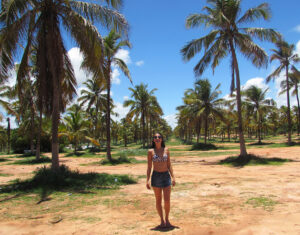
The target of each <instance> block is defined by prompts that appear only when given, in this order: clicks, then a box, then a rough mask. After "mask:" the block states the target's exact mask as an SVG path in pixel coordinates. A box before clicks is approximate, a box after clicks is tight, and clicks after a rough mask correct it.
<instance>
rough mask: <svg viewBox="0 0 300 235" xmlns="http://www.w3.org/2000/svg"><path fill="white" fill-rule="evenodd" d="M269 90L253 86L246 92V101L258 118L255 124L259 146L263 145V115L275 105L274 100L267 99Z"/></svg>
mask: <svg viewBox="0 0 300 235" xmlns="http://www.w3.org/2000/svg"><path fill="white" fill-rule="evenodd" d="M268 90H269V89H268V88H267V89H265V90H262V89H261V88H259V87H257V86H254V85H253V86H251V87H249V88H248V89H247V90H246V91H245V96H246V100H245V101H246V102H247V103H248V105H249V107H250V108H251V109H252V112H253V115H254V116H255V117H256V118H255V122H256V123H257V127H258V128H257V134H258V143H259V144H261V132H262V122H263V115H264V113H266V112H267V111H268V110H269V109H271V108H272V107H273V106H274V104H275V102H274V100H273V99H266V98H265V97H266V93H267V91H268Z"/></svg>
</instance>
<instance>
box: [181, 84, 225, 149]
mask: <svg viewBox="0 0 300 235" xmlns="http://www.w3.org/2000/svg"><path fill="white" fill-rule="evenodd" d="M219 88H220V84H218V85H217V87H216V88H215V89H214V90H213V91H212V89H211V84H210V82H209V80H208V79H199V80H198V81H196V82H195V88H194V89H188V90H187V97H186V98H185V100H184V102H185V103H186V104H188V105H190V106H191V107H192V110H193V116H195V117H200V116H203V119H204V129H205V131H204V143H205V144H206V139H207V131H208V119H209V116H210V115H211V114H212V115H214V116H219V117H220V118H221V119H223V115H222V113H221V112H220V109H218V108H219V105H220V103H221V101H222V99H217V98H218V96H219V94H220V93H221V92H220V91H219V90H218V89H219Z"/></svg>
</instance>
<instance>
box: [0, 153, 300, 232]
mask: <svg viewBox="0 0 300 235" xmlns="http://www.w3.org/2000/svg"><path fill="white" fill-rule="evenodd" d="M249 153H253V154H259V155H261V156H264V157H279V158H289V159H292V160H294V162H289V163H285V164H283V165H281V166H247V167H242V168H233V167H228V166H221V165H218V164H217V162H218V161H219V160H220V159H224V158H225V157H226V155H219V156H216V157H214V156H210V157H201V158H199V157H197V156H188V157H184V156H178V157H174V158H173V160H172V161H173V168H174V172H175V175H176V180H177V185H176V186H175V187H174V188H173V191H172V195H171V213H170V220H171V222H172V223H173V224H174V225H176V226H177V228H175V229H173V230H170V231H165V233H167V234H220V235H226V234H228V235H229V234H230V235H231V234H240V235H251V234H253V235H271V234H274V235H277V234H289V235H290V234H291V235H293V234H295V235H296V234H297V235H299V234H300V219H299V218H300V147H292V148H272V149H267V148H264V149H250V150H249ZM140 158H141V159H142V158H143V156H141V157H140ZM95 161H97V159H94V158H93V159H92V158H90V159H85V158H64V157H62V158H61V162H62V163H63V164H66V165H68V166H69V167H70V168H71V169H79V170H80V171H81V172H91V171H93V172H106V173H114V174H131V175H133V176H136V177H138V176H140V178H139V181H138V183H137V184H134V185H127V186H122V187H121V189H120V190H119V191H118V192H117V193H115V194H113V195H112V196H110V198H109V200H110V202H111V203H108V204H103V203H99V205H91V206H89V205H86V206H83V207H81V208H79V209H78V208H77V209H76V210H65V211H58V212H55V213H48V214H47V213H45V214H43V216H41V217H39V216H38V215H36V217H32V218H19V219H7V218H4V217H3V216H1V215H0V234H1V235H2V234H3V235H7V234H9V235H14V234H18V235H19V234H24V235H25V234H28V235H29V234H30V235H32V234H51V235H54V234H78V235H79V234H160V233H161V231H155V230H152V229H153V228H154V227H155V226H156V225H158V222H159V218H158V215H157V213H156V210H155V199H154V195H153V192H152V191H150V190H147V189H146V187H145V183H146V179H145V177H143V176H145V173H146V164H145V163H142V164H134V165H132V164H131V165H118V166H96V165H85V166H82V164H87V163H92V162H95ZM35 168H36V166H23V165H4V163H3V162H2V163H1V165H0V172H1V173H2V174H9V175H11V176H7V177H0V184H3V183H7V182H9V181H10V180H12V179H15V178H28V177H29V176H30V172H32V171H33V170H34V169H35ZM114 202H118V203H114ZM47 203H51V201H49V202H44V206H46V205H47ZM34 206H36V203H33V204H32V207H34ZM23 209H24V210H25V208H22V205H17V206H16V207H15V210H23ZM5 212H6V208H3V207H2V206H1V204H0V214H2V213H5ZM55 216H56V217H57V218H62V220H61V221H59V222H57V223H51V220H52V219H53V218H54V217H55ZM71 217H72V218H74V217H78V218H80V217H85V218H87V217H90V218H93V217H96V218H98V220H93V221H86V220H83V219H82V220H81V219H78V220H75V221H74V220H72V219H70V218H71Z"/></svg>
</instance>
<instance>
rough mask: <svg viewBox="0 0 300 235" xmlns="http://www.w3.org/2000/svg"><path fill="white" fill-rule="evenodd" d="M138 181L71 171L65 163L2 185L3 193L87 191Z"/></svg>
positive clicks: (43, 168)
mask: <svg viewBox="0 0 300 235" xmlns="http://www.w3.org/2000/svg"><path fill="white" fill-rule="evenodd" d="M134 183H136V181H135V180H134V179H133V178H131V177H129V176H128V175H110V174H105V173H101V174H99V173H92V172H91V173H80V172H78V171H71V170H70V169H69V168H68V167H66V166H65V165H62V166H60V168H59V171H58V172H54V171H52V170H51V168H47V167H45V166H44V167H42V168H40V169H39V170H38V171H36V172H35V175H34V176H33V177H32V178H31V179H28V180H24V181H20V180H19V179H17V180H15V181H14V182H13V183H12V184H8V185H0V187H1V188H2V189H1V191H0V194H1V193H11V192H22V193H24V192H26V193H28V192H35V191H36V190H42V191H43V192H44V193H46V192H47V191H60V190H68V191H72V192H78V191H80V192H81V191H86V190H90V189H110V188H118V187H119V186H120V185H126V184H134Z"/></svg>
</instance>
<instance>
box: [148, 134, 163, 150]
mask: <svg viewBox="0 0 300 235" xmlns="http://www.w3.org/2000/svg"><path fill="white" fill-rule="evenodd" d="M154 133H155V134H159V135H160V136H161V147H163V148H164V147H166V145H165V141H164V137H163V135H162V134H161V133H159V132H154ZM153 138H154V137H153ZM153 138H152V145H151V148H155V142H154V141H153Z"/></svg>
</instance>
